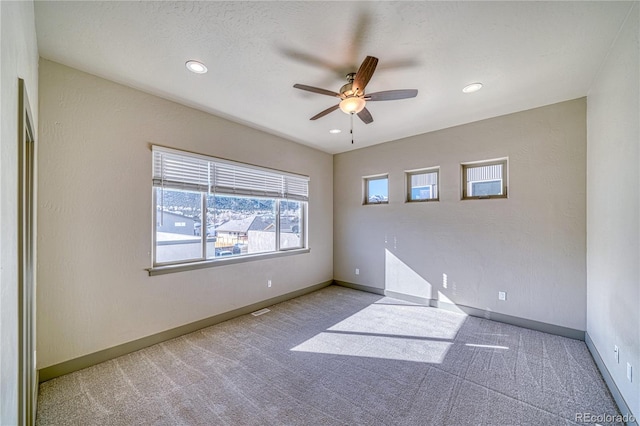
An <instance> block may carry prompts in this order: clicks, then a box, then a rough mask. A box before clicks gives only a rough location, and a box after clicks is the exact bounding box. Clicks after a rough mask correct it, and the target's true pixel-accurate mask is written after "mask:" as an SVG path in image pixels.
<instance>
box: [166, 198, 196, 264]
mask: <svg viewBox="0 0 640 426" xmlns="http://www.w3.org/2000/svg"><path fill="white" fill-rule="evenodd" d="M155 190H156V263H167V262H175V261H180V260H193V259H201V258H202V241H201V239H200V236H199V235H200V217H201V214H200V213H201V212H200V209H201V207H200V206H201V195H200V193H198V192H190V191H178V190H173V189H163V188H156V189H155Z"/></svg>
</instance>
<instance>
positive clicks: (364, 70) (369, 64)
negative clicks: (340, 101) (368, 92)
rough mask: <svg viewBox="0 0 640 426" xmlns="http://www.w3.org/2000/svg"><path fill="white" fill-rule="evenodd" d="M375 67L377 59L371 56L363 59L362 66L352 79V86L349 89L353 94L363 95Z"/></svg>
mask: <svg viewBox="0 0 640 426" xmlns="http://www.w3.org/2000/svg"><path fill="white" fill-rule="evenodd" d="M377 65H378V58H374V57H373V56H367V57H366V58H364V61H362V65H360V68H358V72H357V73H356V76H355V78H354V79H353V85H352V86H351V88H352V90H353V91H354V92H357V93H364V88H365V87H366V86H367V83H369V80H371V76H373V72H374V71H375V70H376V66H377Z"/></svg>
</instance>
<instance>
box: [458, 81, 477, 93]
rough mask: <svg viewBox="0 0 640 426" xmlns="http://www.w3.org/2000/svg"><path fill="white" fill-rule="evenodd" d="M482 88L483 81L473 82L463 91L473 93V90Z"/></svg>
mask: <svg viewBox="0 0 640 426" xmlns="http://www.w3.org/2000/svg"><path fill="white" fill-rule="evenodd" d="M480 89H482V83H471V84H469V85H467V86H464V88H463V89H462V91H463V92H464V93H473V92H477V91H478V90H480Z"/></svg>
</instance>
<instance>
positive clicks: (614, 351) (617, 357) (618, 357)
mask: <svg viewBox="0 0 640 426" xmlns="http://www.w3.org/2000/svg"><path fill="white" fill-rule="evenodd" d="M613 356H614V357H615V358H616V362H617V363H618V364H620V351H619V350H618V345H613Z"/></svg>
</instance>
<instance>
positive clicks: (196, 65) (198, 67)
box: [184, 60, 207, 74]
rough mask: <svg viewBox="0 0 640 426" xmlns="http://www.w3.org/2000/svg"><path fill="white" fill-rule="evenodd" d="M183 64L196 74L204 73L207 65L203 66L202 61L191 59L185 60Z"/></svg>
mask: <svg viewBox="0 0 640 426" xmlns="http://www.w3.org/2000/svg"><path fill="white" fill-rule="evenodd" d="M184 65H185V66H186V67H187V69H188V70H189V71H191V72H194V73H196V74H204V73H206V72H207V67H205V66H204V64H203V63H202V62H198V61H193V60H191V61H187V63H186V64H184Z"/></svg>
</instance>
